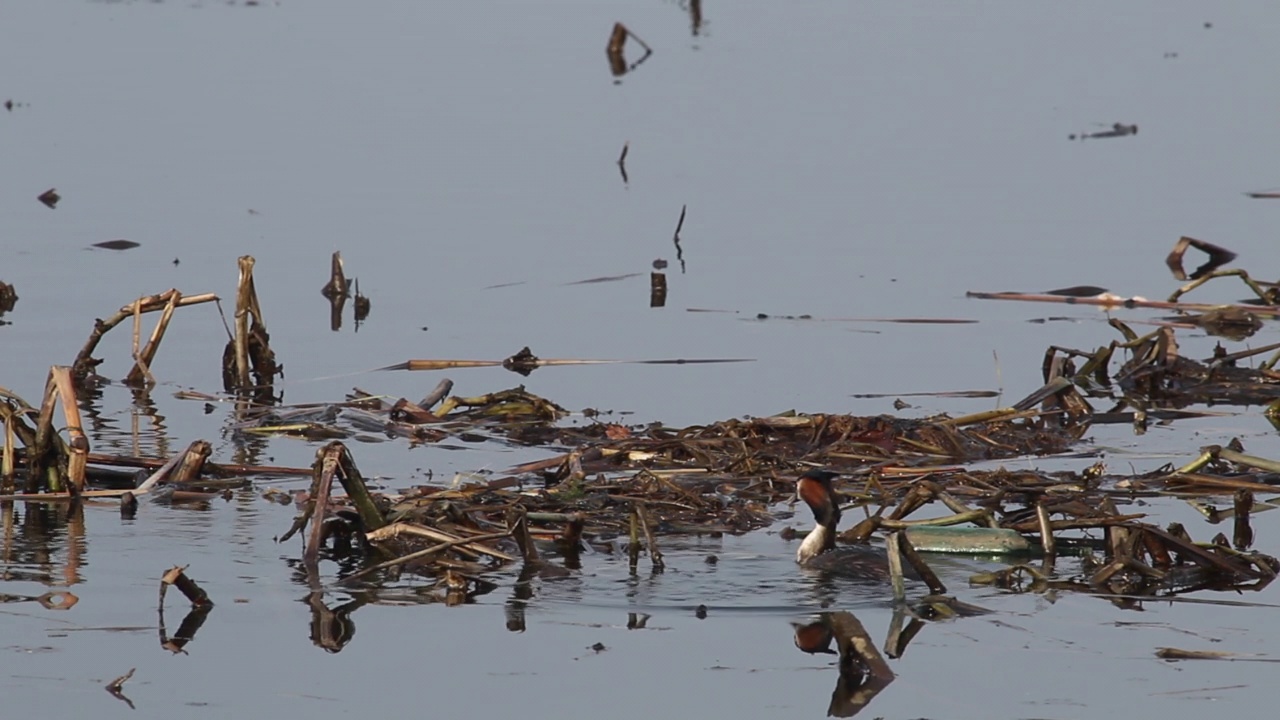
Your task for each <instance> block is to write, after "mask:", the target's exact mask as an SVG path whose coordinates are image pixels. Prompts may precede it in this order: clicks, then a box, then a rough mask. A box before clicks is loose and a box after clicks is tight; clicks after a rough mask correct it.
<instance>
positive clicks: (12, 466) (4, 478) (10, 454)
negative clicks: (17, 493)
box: [0, 403, 18, 495]
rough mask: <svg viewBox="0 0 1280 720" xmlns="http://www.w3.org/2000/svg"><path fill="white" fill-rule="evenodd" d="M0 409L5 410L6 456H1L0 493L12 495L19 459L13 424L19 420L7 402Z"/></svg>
mask: <svg viewBox="0 0 1280 720" xmlns="http://www.w3.org/2000/svg"><path fill="white" fill-rule="evenodd" d="M0 410H3V411H4V457H3V458H0V494H4V495H12V494H13V491H14V490H15V489H16V488H15V486H14V481H15V479H16V477H17V472H18V467H17V465H18V463H17V459H16V458H15V457H14V456H15V455H16V454H17V451H18V448H17V442H16V438H15V437H14V430H13V426H14V424H15V423H17V421H18V420H17V418H15V417H14V416H13V410H12V408H11V407H10V406H9V405H8V404H7V403H6V404H3V405H0Z"/></svg>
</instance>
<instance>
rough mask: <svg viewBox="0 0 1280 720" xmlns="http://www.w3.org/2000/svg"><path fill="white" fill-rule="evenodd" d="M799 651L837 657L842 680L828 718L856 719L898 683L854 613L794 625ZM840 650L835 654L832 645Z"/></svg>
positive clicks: (828, 614)
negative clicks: (876, 697) (872, 702)
mask: <svg viewBox="0 0 1280 720" xmlns="http://www.w3.org/2000/svg"><path fill="white" fill-rule="evenodd" d="M792 626H793V628H794V630H795V643H796V647H797V648H799V649H800V650H801V651H803V652H806V653H809V654H811V655H813V654H827V655H837V656H838V657H839V659H838V660H837V667H838V668H839V670H840V678H839V679H838V680H837V681H836V688H835V690H833V691H832V692H831V704H830V705H829V706H827V717H853V716H854V715H857V714H858V713H859V712H861V711H862V709H863V708H864V707H866V706H867V705H868V704H869V703H870V702H871V700H872V698H874V697H875V696H876V695H878V694H879V693H880V691H881V690H883V689H885V688H886V687H888V686H889V684H890V683H892V682H893V680H894V675H893V671H892V670H890V669H889V664H888V663H887V662H885V659H884V657H883V656H882V655H881V654H880V651H879V650H877V649H876V646H875V643H873V642H872V641H871V638H870V636H868V635H867V631H866V629H865V628H863V627H862V623H861V622H859V621H858V619H857V618H856V617H854V616H853V614H852V613H848V612H843V611H841V612H824V613H821V614H820V615H818V616H817V618H816V619H814V620H813V621H811V622H808V623H793V624H792ZM833 643H834V644H835V647H836V649H835V650H832V649H831V646H832V644H833Z"/></svg>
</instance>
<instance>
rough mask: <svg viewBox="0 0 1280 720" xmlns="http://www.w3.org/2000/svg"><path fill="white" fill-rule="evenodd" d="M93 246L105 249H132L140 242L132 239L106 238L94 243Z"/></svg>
mask: <svg viewBox="0 0 1280 720" xmlns="http://www.w3.org/2000/svg"><path fill="white" fill-rule="evenodd" d="M93 246H94V247H97V248H103V249H105V250H132V249H133V248H136V247H141V246H142V244H141V243H136V242H134V241H132V240H107V241H105V242H100V243H94V244H93Z"/></svg>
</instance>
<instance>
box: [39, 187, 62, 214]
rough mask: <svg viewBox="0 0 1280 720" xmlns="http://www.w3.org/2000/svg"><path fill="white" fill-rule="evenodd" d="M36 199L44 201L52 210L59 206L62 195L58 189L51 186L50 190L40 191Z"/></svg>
mask: <svg viewBox="0 0 1280 720" xmlns="http://www.w3.org/2000/svg"><path fill="white" fill-rule="evenodd" d="M36 199H37V200H39V201H40V202H42V203H44V205H45V207H47V208H49V209H50V210H52V209H54V208H56V207H57V206H58V201H59V200H61V199H62V196H61V195H59V194H58V191H57V190H55V189H53V188H49V189H48V190H45V191H44V192H42V193H40V195H39V196H37V197H36Z"/></svg>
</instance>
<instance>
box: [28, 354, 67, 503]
mask: <svg viewBox="0 0 1280 720" xmlns="http://www.w3.org/2000/svg"><path fill="white" fill-rule="evenodd" d="M57 402H58V384H57V382H56V380H55V378H54V375H53V370H52V369H50V371H49V379H48V380H47V381H46V382H45V387H44V398H43V400H42V401H41V403H40V414H39V416H38V418H37V420H36V438H35V445H34V446H33V447H31V448H29V452H28V454H27V468H28V472H27V492H38V491H39V487H40V480H41V477H42V476H43V478H44V480H45V485H46V486H47V487H48V488H49V490H50V491H51V492H55V493H56V492H61V491H62V473H61V472H60V470H59V467H60V465H61V464H62V462H63V461H64V460H65V459H66V458H65V457H64V456H63V454H60V453H57V451H56V446H58V445H60V438H59V437H58V433H57V431H55V430H54V429H53V410H54V407H55V406H56V405H57Z"/></svg>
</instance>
